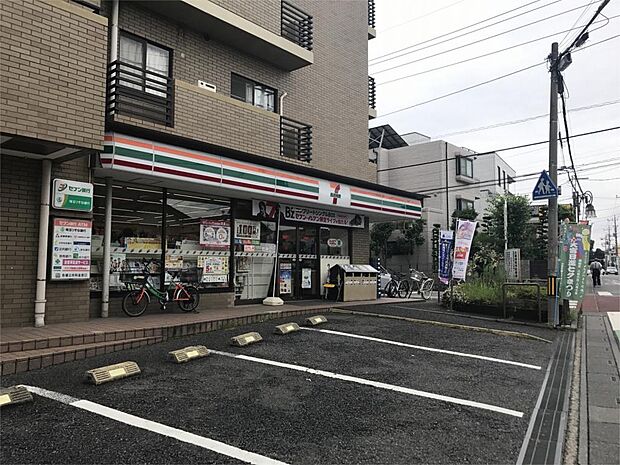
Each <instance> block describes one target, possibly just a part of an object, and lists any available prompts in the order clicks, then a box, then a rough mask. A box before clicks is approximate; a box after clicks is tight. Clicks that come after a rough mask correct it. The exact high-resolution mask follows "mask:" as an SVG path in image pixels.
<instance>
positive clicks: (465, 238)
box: [452, 220, 478, 280]
mask: <svg viewBox="0 0 620 465" xmlns="http://www.w3.org/2000/svg"><path fill="white" fill-rule="evenodd" d="M477 224H478V223H477V222H476V221H468V220H458V223H457V227H456V239H455V240H454V262H453V264H452V277H453V278H454V279H462V280H465V277H466V275H467V262H468V261H469V252H470V250H471V241H472V240H473V238H474V233H475V232H476V225H477Z"/></svg>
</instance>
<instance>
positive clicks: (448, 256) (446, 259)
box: [439, 230, 454, 284]
mask: <svg viewBox="0 0 620 465" xmlns="http://www.w3.org/2000/svg"><path fill="white" fill-rule="evenodd" d="M453 238H454V233H453V231H443V230H442V231H439V280H440V281H441V282H442V283H444V284H448V283H449V282H450V276H451V272H452V244H453V242H452V241H453Z"/></svg>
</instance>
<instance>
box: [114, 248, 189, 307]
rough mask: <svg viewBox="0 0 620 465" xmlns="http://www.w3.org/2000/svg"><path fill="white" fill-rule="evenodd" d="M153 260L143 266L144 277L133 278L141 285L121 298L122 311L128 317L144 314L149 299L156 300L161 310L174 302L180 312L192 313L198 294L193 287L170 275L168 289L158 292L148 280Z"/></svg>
mask: <svg viewBox="0 0 620 465" xmlns="http://www.w3.org/2000/svg"><path fill="white" fill-rule="evenodd" d="M154 262H155V261H154V260H149V261H148V262H147V263H146V265H145V266H144V270H143V273H144V276H135V277H134V279H141V280H142V282H141V285H140V287H139V288H138V289H134V290H133V291H131V292H130V293H129V294H127V295H126V296H125V297H124V298H123V311H124V312H125V313H126V314H127V315H128V316H140V315H142V314H143V313H144V311H145V310H146V308H147V307H148V305H149V303H150V302H151V298H154V299H157V300H158V301H159V304H160V305H161V308H162V309H163V310H165V309H166V305H167V304H168V303H169V302H176V303H177V305H178V306H179V308H180V309H181V311H183V312H192V311H194V310H195V309H196V307H198V303H199V302H200V294H199V293H198V289H197V288H196V287H195V286H191V285H186V284H183V283H182V282H181V280H180V279H179V277H178V273H170V275H171V276H172V280H171V281H170V285H169V286H168V289H166V290H165V291H163V292H162V291H160V290H159V289H157V288H156V287H155V286H154V285H153V283H152V282H151V281H150V280H149V278H150V276H151V272H150V270H149V268H150V266H151V265H152V264H153V263H154Z"/></svg>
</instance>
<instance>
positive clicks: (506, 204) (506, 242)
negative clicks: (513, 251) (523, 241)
mask: <svg viewBox="0 0 620 465" xmlns="http://www.w3.org/2000/svg"><path fill="white" fill-rule="evenodd" d="M504 250H508V192H504Z"/></svg>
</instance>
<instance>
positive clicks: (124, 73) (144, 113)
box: [106, 60, 174, 126]
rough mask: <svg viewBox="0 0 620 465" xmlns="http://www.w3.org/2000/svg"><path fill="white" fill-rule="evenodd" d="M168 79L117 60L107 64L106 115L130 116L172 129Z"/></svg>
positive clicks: (172, 92) (172, 86)
mask: <svg viewBox="0 0 620 465" xmlns="http://www.w3.org/2000/svg"><path fill="white" fill-rule="evenodd" d="M173 113H174V85H173V81H172V78H170V77H169V76H164V75H163V74H159V73H155V72H153V71H148V70H146V69H144V68H142V67H140V66H136V65H132V64H130V63H126V62H122V61H120V60H117V61H115V62H112V63H110V64H109V65H108V87H107V103H106V115H107V116H108V117H112V116H113V115H115V114H123V115H127V116H134V117H136V118H140V119H144V120H149V121H153V122H155V123H160V124H165V125H166V126H172V124H173Z"/></svg>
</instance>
